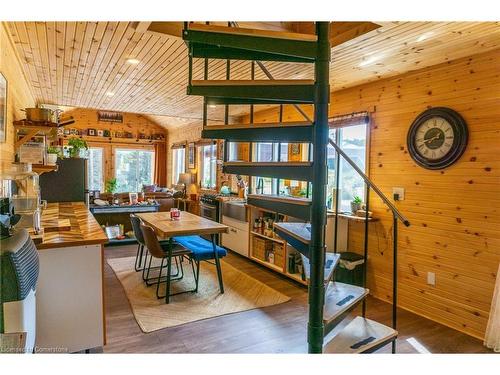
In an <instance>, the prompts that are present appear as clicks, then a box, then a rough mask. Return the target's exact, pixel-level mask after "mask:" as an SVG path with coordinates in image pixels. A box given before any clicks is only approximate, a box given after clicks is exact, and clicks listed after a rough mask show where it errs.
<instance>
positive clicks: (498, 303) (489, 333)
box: [484, 265, 500, 352]
mask: <svg viewBox="0 0 500 375" xmlns="http://www.w3.org/2000/svg"><path fill="white" fill-rule="evenodd" d="M484 345H485V346H486V347H488V348H490V349H493V350H494V351H495V352H500V265H499V266H498V272H497V281H496V285H495V291H494V292H493V300H492V301H491V310H490V318H489V320H488V326H487V327H486V335H485V337H484Z"/></svg>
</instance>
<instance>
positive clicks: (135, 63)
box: [127, 59, 140, 65]
mask: <svg viewBox="0 0 500 375" xmlns="http://www.w3.org/2000/svg"><path fill="white" fill-rule="evenodd" d="M127 62H128V63H129V64H133V65H137V64H139V63H140V61H139V60H137V59H127Z"/></svg>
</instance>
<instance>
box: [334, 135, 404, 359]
mask: <svg viewBox="0 0 500 375" xmlns="http://www.w3.org/2000/svg"><path fill="white" fill-rule="evenodd" d="M328 142H329V144H330V145H331V146H332V147H333V148H334V149H335V151H336V152H337V165H336V173H335V174H336V176H335V231H334V233H335V234H334V236H335V238H334V251H335V252H337V228H338V212H339V177H340V157H339V155H340V156H342V158H344V160H345V161H346V162H347V163H348V164H349V165H350V166H351V167H352V168H353V169H354V170H355V171H356V172H357V173H358V174H359V175H360V176H361V178H362V179H363V180H364V182H365V184H366V199H365V206H366V207H365V232H364V270H363V287H365V288H366V275H367V268H368V262H367V260H368V227H369V226H368V223H369V213H368V212H369V209H370V190H373V191H374V192H375V193H376V194H377V195H378V196H379V197H380V199H382V201H383V202H384V203H385V204H386V205H387V207H389V209H390V210H391V212H392V217H393V220H392V221H393V226H392V230H393V269H392V272H393V273H392V328H394V329H396V326H397V296H398V220H399V221H401V222H402V223H403V224H404V225H405V226H407V227H408V226H410V221H409V220H408V219H407V218H406V217H405V216H404V215H403V214H402V213H401V212H399V210H398V209H397V208H396V207H395V206H394V204H392V202H391V201H390V200H389V198H387V196H386V195H385V194H384V193H382V191H381V190H380V189H379V188H378V187H377V185H375V184H374V183H373V181H372V180H370V179H369V178H368V176H367V175H366V174H364V173H363V171H362V170H361V169H360V168H359V167H358V166H357V165H356V163H355V162H354V161H352V159H351V158H350V157H349V156H347V154H346V153H345V152H344V151H343V150H342V149H341V148H340V146H339V145H337V144H336V143H335V142H334V141H333V140H332V139H331V138H329V140H328ZM365 314H366V300H364V301H363V317H364V316H365ZM392 352H393V353H395V352H396V341H393V342H392Z"/></svg>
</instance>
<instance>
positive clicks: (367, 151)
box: [326, 119, 371, 211]
mask: <svg viewBox="0 0 500 375" xmlns="http://www.w3.org/2000/svg"><path fill="white" fill-rule="evenodd" d="M359 125H365V127H366V129H365V168H364V171H363V173H364V174H365V175H366V176H367V177H368V178H369V177H370V132H371V126H370V125H371V119H370V120H369V121H368V122H367V123H363V122H362V121H360V123H349V124H347V125H341V126H330V127H329V129H328V135H329V136H330V131H331V130H334V131H335V132H336V136H335V141H336V142H337V144H338V145H339V146H341V144H340V143H338V140H339V134H340V131H341V130H343V129H347V128H350V127H353V126H359ZM328 147H331V146H328ZM332 148H333V147H332ZM334 153H335V151H334ZM335 154H336V153H335ZM340 162H341V164H340V165H341V172H342V162H344V163H347V161H345V159H344V158H342V157H341V160H340ZM328 170H330V168H328ZM334 171H335V170H334ZM334 173H335V172H334ZM355 173H356V175H358V173H357V172H355ZM358 176H359V175H358ZM359 178H360V179H362V177H361V176H359ZM340 180H342V175H341V176H340ZM363 183H364V182H363ZM339 186H342V182H341V181H339ZM366 193H367V186H366V183H364V188H363V201H365V200H366ZM326 202H327V204H328V192H327V196H326ZM334 209H335V207H332V208H329V210H332V211H333V210H334Z"/></svg>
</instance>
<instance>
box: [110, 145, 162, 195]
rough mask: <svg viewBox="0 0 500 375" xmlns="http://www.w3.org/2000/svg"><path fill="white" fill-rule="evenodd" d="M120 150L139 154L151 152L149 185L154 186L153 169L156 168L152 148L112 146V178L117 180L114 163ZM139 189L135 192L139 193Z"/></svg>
mask: <svg viewBox="0 0 500 375" xmlns="http://www.w3.org/2000/svg"><path fill="white" fill-rule="evenodd" d="M120 150H124V151H141V152H151V153H152V158H151V181H150V183H149V184H150V185H152V184H154V179H155V167H156V150H155V149H154V147H152V146H139V145H130V146H129V145H116V146H113V177H114V178H116V179H118V176H117V168H116V163H117V161H118V156H117V154H118V152H119V151H120ZM141 190H142V187H141V189H139V190H138V191H137V192H139V191H141Z"/></svg>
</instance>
